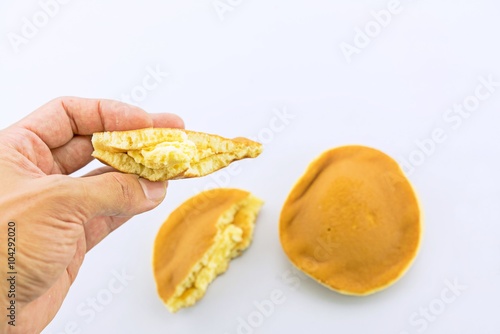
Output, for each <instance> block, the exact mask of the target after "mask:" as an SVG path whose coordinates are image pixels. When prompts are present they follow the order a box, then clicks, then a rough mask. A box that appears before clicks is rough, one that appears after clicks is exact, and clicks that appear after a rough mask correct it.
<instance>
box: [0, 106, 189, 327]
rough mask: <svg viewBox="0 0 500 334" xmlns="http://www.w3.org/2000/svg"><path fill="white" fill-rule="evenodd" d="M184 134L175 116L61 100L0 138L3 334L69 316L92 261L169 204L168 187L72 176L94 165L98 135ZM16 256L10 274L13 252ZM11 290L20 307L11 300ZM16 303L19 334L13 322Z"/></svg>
mask: <svg viewBox="0 0 500 334" xmlns="http://www.w3.org/2000/svg"><path fill="white" fill-rule="evenodd" d="M183 126H184V124H183V121H182V120H181V119H180V118H179V117H178V116H176V115H172V114H147V113H146V112H144V111H143V110H141V109H139V108H137V107H134V106H130V105H127V104H124V103H121V102H116V101H110V100H89V99H80V98H60V99H56V100H53V101H51V102H49V103H48V104H46V105H44V106H42V107H41V108H39V109H38V110H36V111H35V112H33V113H32V114H30V115H29V116H27V117H26V118H24V119H22V120H21V121H20V122H18V123H16V124H14V125H12V126H10V127H8V128H6V129H4V130H1V131H0V178H1V187H0V247H1V248H0V273H2V274H3V275H2V279H1V282H2V283H1V291H0V309H2V310H3V311H2V313H1V314H0V316H1V317H0V319H2V320H0V321H1V323H0V332H1V333H23V334H26V333H28V334H29V333H40V332H41V331H42V330H43V328H45V326H47V324H48V323H49V322H50V321H51V320H52V319H53V318H54V316H55V314H56V313H57V311H58V310H59V308H60V307H61V304H62V302H63V300H64V298H65V297H66V294H67V292H68V290H69V288H70V286H71V284H72V283H73V282H74V280H75V278H76V275H77V274H78V270H79V269H80V266H81V264H82V262H83V259H84V257H85V254H86V253H87V252H88V251H89V250H90V249H92V247H94V246H95V245H96V244H97V243H99V242H100V241H101V240H102V239H103V238H105V237H106V236H107V235H108V234H109V233H111V232H112V231H113V230H115V229H116V228H118V227H119V226H121V225H122V224H123V223H125V222H126V221H127V220H129V219H130V218H131V217H132V216H134V215H136V214H139V213H142V212H145V211H148V210H151V209H153V208H155V207H156V206H157V205H158V204H159V203H160V202H161V201H162V200H163V198H164V196H165V193H166V186H167V184H166V182H150V181H147V180H145V179H139V178H138V177H137V176H135V175H128V174H121V173H118V172H115V171H111V169H110V168H107V167H104V168H101V169H99V170H97V171H94V172H92V173H90V174H88V175H86V176H85V177H81V178H75V177H70V176H68V175H69V174H71V173H73V172H75V171H76V170H78V169H80V168H81V167H83V166H85V165H86V164H88V163H89V162H90V161H91V160H92V157H91V153H92V151H93V148H92V144H91V141H90V139H91V135H92V133H94V132H100V131H114V130H132V129H139V128H145V127H183ZM9 222H11V223H10V224H9ZM14 224H15V233H12V231H13V229H12V227H13V225H14ZM9 227H10V229H9ZM8 231H10V232H11V235H10V237H11V238H8ZM13 234H15V240H14V239H13V237H12V235H13ZM8 241H10V242H11V244H10V245H9V244H8ZM14 246H15V255H14V257H15V265H14V267H13V268H14V269H12V268H10V269H9V266H8V262H9V260H8V258H9V256H10V255H13V254H10V255H9V251H8V248H9V247H10V248H13V247H14ZM12 250H13V249H11V250H10V251H12ZM10 271H14V272H16V273H17V274H15V275H14V276H15V281H14V282H15V284H14V285H13V286H12V285H11V283H12V282H10V283H9V282H8V281H6V279H5V278H4V277H5V275H6V274H7V272H10ZM9 276H10V275H7V278H9ZM12 287H15V289H14V290H15V297H12V293H10V295H11V296H8V295H9V290H12ZM12 301H14V302H15V325H16V326H15V327H13V326H11V325H9V324H8V322H9V321H11V319H12V318H11V319H9V318H8V317H6V314H10V313H9V312H10V311H9V310H7V308H8V307H10V306H11V303H12ZM4 313H5V314H4ZM2 329H3V331H2Z"/></svg>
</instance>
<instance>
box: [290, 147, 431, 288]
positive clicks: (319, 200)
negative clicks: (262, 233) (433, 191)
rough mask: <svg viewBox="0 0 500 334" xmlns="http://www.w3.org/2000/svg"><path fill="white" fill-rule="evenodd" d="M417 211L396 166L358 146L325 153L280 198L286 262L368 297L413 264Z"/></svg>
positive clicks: (417, 242) (418, 234) (329, 283)
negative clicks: (281, 200) (283, 202)
mask: <svg viewBox="0 0 500 334" xmlns="http://www.w3.org/2000/svg"><path fill="white" fill-rule="evenodd" d="M421 231H422V226H421V212H420V208H419V205H418V201H417V198H416V195H415V193H414V190H413V188H412V186H411V184H410V182H409V181H408V180H407V178H406V177H405V175H404V174H403V171H402V170H401V168H400V167H399V165H398V164H397V163H396V161H394V160H393V159H392V158H390V157H389V156H387V155H386V154H384V153H382V152H380V151H378V150H375V149H372V148H368V147H364V146H345V147H340V148H337V149H333V150H330V151H327V152H325V153H323V154H322V155H321V156H320V157H319V158H318V159H317V160H315V161H314V162H312V164H311V165H310V166H309V168H308V169H307V171H306V173H305V174H304V176H302V178H301V179H300V180H299V181H298V183H297V184H296V185H295V187H294V188H293V190H292V191H291V193H290V195H289V197H288V199H287V200H286V202H285V204H284V206H283V209H282V213H281V218H280V239H281V244H282V246H283V249H284V251H285V253H286V254H287V256H288V257H289V259H290V260H291V262H292V263H293V264H294V265H295V266H297V267H298V268H299V269H301V270H302V271H304V272H305V273H306V274H308V275H309V276H311V277H312V278H314V279H315V280H317V281H318V282H320V283H321V284H323V285H325V286H326V287H328V288H330V289H333V290H335V291H337V292H340V293H342V294H348V295H359V296H362V295H369V294H372V293H375V292H377V291H380V290H382V289H384V288H387V287H388V286H390V285H391V284H393V283H395V282H396V281H397V280H398V279H399V278H400V277H401V276H403V274H404V273H405V272H406V271H407V270H408V269H409V267H410V265H411V263H412V262H413V261H414V259H415V257H416V255H417V251H418V248H419V245H420V239H421Z"/></svg>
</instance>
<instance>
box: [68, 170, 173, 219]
mask: <svg viewBox="0 0 500 334" xmlns="http://www.w3.org/2000/svg"><path fill="white" fill-rule="evenodd" d="M70 180H71V182H73V183H74V184H70V185H68V186H69V187H71V189H70V191H71V195H72V196H73V198H74V200H75V201H76V202H77V203H81V204H80V205H82V207H83V209H85V212H86V216H87V218H88V219H91V218H95V217H98V216H122V217H123V216H134V215H136V214H139V213H142V212H145V211H148V210H151V209H153V208H155V207H156V206H157V205H158V204H160V202H161V201H162V200H163V198H164V197H165V195H166V188H167V182H151V181H148V180H145V179H142V178H139V177H138V176H136V175H132V174H122V173H104V174H101V175H96V176H89V177H83V178H76V179H71V178H70Z"/></svg>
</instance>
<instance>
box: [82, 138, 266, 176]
mask: <svg viewBox="0 0 500 334" xmlns="http://www.w3.org/2000/svg"><path fill="white" fill-rule="evenodd" d="M92 145H93V146H94V152H93V153H92V156H94V157H95V158H97V159H98V160H100V161H101V162H103V163H105V164H107V165H110V166H111V167H114V168H116V169H117V170H119V171H122V172H125V173H131V174H137V175H139V176H141V177H143V178H146V179H148V180H151V181H164V180H173V179H184V178H192V177H199V176H204V175H207V174H210V173H213V172H215V171H217V170H219V169H221V168H223V167H226V166H227V165H229V164H230V163H231V162H233V161H235V160H240V159H244V158H255V157H257V156H259V154H260V153H261V152H262V145H261V144H259V143H256V142H254V141H251V140H249V139H246V138H235V139H227V138H223V137H220V136H217V135H211V134H207V133H201V132H194V131H187V130H182V129H167V128H147V129H140V130H130V131H112V132H99V133H94V135H93V136H92Z"/></svg>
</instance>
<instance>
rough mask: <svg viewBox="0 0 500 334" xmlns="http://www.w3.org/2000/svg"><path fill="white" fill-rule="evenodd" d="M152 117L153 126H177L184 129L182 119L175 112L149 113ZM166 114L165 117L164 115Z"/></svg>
mask: <svg viewBox="0 0 500 334" xmlns="http://www.w3.org/2000/svg"><path fill="white" fill-rule="evenodd" d="M149 115H150V116H151V118H152V119H153V126H154V127H155V128H179V129H184V127H185V124H184V120H183V119H182V118H180V117H179V116H177V115H175V114H149ZM165 115H167V117H165Z"/></svg>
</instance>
